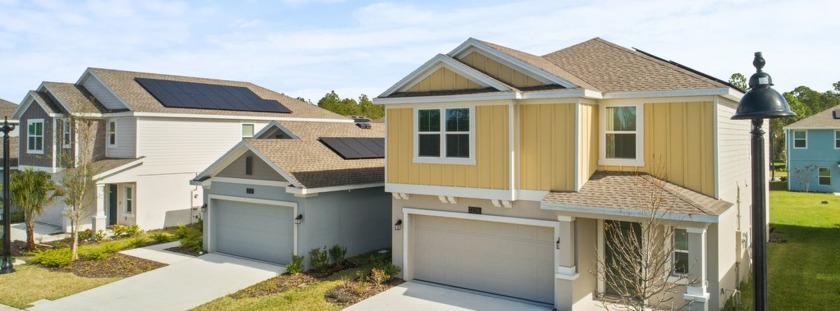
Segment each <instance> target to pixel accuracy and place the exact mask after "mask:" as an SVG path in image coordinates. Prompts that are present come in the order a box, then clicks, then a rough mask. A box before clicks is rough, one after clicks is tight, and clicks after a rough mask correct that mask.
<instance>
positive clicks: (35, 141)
mask: <svg viewBox="0 0 840 311" xmlns="http://www.w3.org/2000/svg"><path fill="white" fill-rule="evenodd" d="M26 127H27V130H26V152H27V153H35V154H43V153H44V119H31V120H29V121H28V122H27V124H26Z"/></svg>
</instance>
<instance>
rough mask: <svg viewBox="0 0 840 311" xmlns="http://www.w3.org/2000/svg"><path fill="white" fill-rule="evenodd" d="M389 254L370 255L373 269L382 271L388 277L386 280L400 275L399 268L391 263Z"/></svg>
mask: <svg viewBox="0 0 840 311" xmlns="http://www.w3.org/2000/svg"><path fill="white" fill-rule="evenodd" d="M390 254H391V252H387V253H385V254H379V253H377V254H372V255H371V262H373V269H378V270H382V271H383V272H385V274H387V275H388V279H390V278H392V277H396V276H397V275H398V274H400V267H398V266H396V265H394V264H392V263H391V256H390Z"/></svg>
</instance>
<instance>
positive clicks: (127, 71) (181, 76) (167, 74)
mask: <svg viewBox="0 0 840 311" xmlns="http://www.w3.org/2000/svg"><path fill="white" fill-rule="evenodd" d="M88 69H89V70H91V69H92V70H102V71H111V72H121V73H127V74H131V75H136V74H142V75H157V76H161V77H174V78H181V79H198V80H209V81H219V82H230V83H245V84H249V85H253V86H257V85H256V84H253V83H251V82H248V81H240V80H228V79H217V78H207V77H198V76H186V75H180V74H170V73H157V72H148V71H136V70H122V69H111V68H99V67H88ZM135 78H137V77H135ZM278 94H280V93H278Z"/></svg>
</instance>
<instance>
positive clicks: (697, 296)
mask: <svg viewBox="0 0 840 311" xmlns="http://www.w3.org/2000/svg"><path fill="white" fill-rule="evenodd" d="M685 231H686V232H687V233H688V262H689V267H688V273H689V275H690V277H689V280H690V281H692V283H693V284H691V285H689V286H688V288H686V292H685V295H683V298H684V299H685V301H686V302H688V303H690V305H689V310H709V306H708V300H709V292H708V286H709V281H708V279H707V275H706V263H707V260H706V255H707V254H706V228H705V227H702V228H692V227H689V228H686V230H685Z"/></svg>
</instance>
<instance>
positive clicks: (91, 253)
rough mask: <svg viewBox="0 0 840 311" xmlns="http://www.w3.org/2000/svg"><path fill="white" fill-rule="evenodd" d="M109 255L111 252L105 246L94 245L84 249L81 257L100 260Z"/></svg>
mask: <svg viewBox="0 0 840 311" xmlns="http://www.w3.org/2000/svg"><path fill="white" fill-rule="evenodd" d="M109 255H111V252H108V250H107V249H106V248H105V247H96V248H92V249H89V250H87V251H85V252H84V253H83V254H82V257H85V258H87V259H91V260H102V259H105V258H108V256H109Z"/></svg>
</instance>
